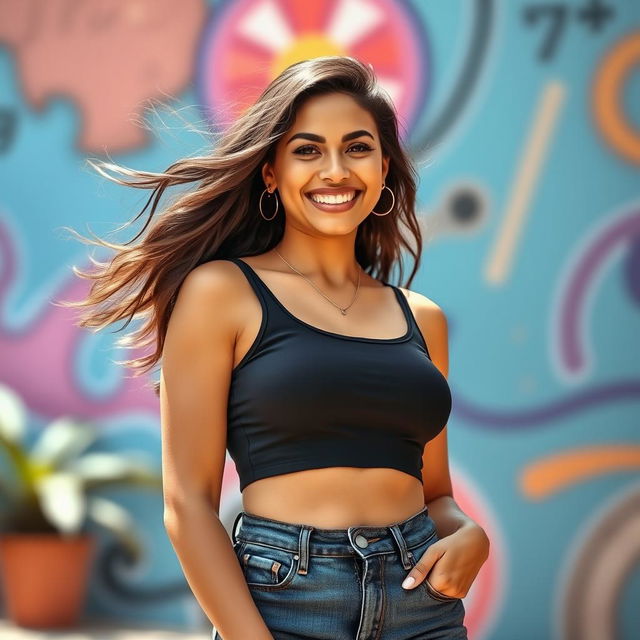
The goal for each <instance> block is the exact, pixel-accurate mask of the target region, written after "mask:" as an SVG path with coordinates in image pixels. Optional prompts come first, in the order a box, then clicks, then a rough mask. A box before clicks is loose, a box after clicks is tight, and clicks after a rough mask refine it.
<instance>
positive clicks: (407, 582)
mask: <svg viewBox="0 0 640 640" xmlns="http://www.w3.org/2000/svg"><path fill="white" fill-rule="evenodd" d="M415 581H416V579H415V578H414V577H413V576H407V577H406V578H405V579H404V582H403V583H402V588H403V589H409V588H411V587H412V586H413V583H414V582H415Z"/></svg>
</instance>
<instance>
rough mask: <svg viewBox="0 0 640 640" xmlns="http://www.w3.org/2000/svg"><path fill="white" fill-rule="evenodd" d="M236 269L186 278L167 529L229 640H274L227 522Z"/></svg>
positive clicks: (200, 271)
mask: <svg viewBox="0 0 640 640" xmlns="http://www.w3.org/2000/svg"><path fill="white" fill-rule="evenodd" d="M234 274H235V271H234V267H233V265H231V264H230V263H228V262H225V261H212V262H208V263H205V264H203V265H200V266H199V267H196V268H195V269H194V270H193V271H191V273H189V275H188V276H187V277H186V278H185V280H184V282H183V284H182V286H181V288H180V291H179V293H178V297H177V299H176V303H175V306H174V309H173V312H172V315H171V318H170V321H169V325H168V328H167V335H166V338H165V343H164V349H163V355H162V374H161V380H160V385H161V386H160V405H161V406H160V409H161V425H162V476H163V494H164V524H165V529H166V531H167V534H168V536H169V539H170V540H171V543H172V545H173V548H174V549H175V552H176V554H177V556H178V559H179V561H180V564H181V566H182V570H183V572H184V574H185V577H186V579H187V582H188V583H189V586H190V588H191V590H192V592H193V594H194V596H195V597H196V599H197V600H198V602H199V604H200V606H201V607H202V609H203V610H204V612H205V614H206V615H207V616H208V618H209V619H210V620H211V623H212V624H213V625H214V626H215V627H216V630H217V631H218V632H219V633H220V635H221V636H222V637H224V640H246V638H256V639H259V640H262V639H264V640H273V637H272V635H271V634H270V632H269V630H268V629H267V626H266V625H265V623H264V620H263V619H262V617H261V615H260V612H259V611H258V608H257V607H256V605H255V603H254V601H253V599H252V597H251V593H250V591H249V588H248V587H247V584H246V581H245V579H244V575H243V573H242V570H241V567H240V565H239V563H238V560H237V558H236V555H235V551H234V549H233V546H232V544H231V541H230V539H229V536H228V535H227V532H226V530H225V528H224V526H223V525H222V523H221V522H220V518H219V508H220V492H221V487H222V475H223V470H224V465H225V458H226V443H227V438H226V434H227V400H228V393H229V384H230V379H231V370H232V367H233V352H234V344H235V339H236V333H237V328H238V327H239V326H240V324H239V322H240V318H239V316H240V314H239V310H238V305H237V304H234V296H236V295H237V293H236V292H237V290H238V287H237V286H235V285H234V282H237V281H236V280H234V277H235V275H234Z"/></svg>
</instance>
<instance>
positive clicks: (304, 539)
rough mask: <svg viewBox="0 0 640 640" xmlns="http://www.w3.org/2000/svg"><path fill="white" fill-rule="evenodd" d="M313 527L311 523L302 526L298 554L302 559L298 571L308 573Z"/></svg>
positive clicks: (303, 573)
mask: <svg viewBox="0 0 640 640" xmlns="http://www.w3.org/2000/svg"><path fill="white" fill-rule="evenodd" d="M311 531H313V527H312V526H311V525H310V524H303V525H301V527H300V538H299V540H298V555H299V556H300V561H299V563H298V573H301V574H302V575H305V576H306V575H307V570H308V567H309V538H310V537H311Z"/></svg>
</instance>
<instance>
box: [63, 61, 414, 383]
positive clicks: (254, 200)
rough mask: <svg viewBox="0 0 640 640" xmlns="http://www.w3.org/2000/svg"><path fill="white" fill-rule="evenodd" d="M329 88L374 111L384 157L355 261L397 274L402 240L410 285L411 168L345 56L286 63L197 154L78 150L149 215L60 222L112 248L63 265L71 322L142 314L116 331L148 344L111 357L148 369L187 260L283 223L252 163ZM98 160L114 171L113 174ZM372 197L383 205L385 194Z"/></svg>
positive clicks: (255, 240)
mask: <svg viewBox="0 0 640 640" xmlns="http://www.w3.org/2000/svg"><path fill="white" fill-rule="evenodd" d="M336 91H337V92H343V93H346V94H348V95H349V96H351V97H352V98H353V99H354V100H355V101H356V102H357V103H358V104H359V105H360V106H361V107H362V108H363V109H365V110H367V111H368V112H369V113H370V114H371V115H372V116H373V118H374V119H375V121H376V124H377V127H378V132H379V136H380V141H381V145H382V153H383V154H384V155H385V156H388V157H389V170H388V172H387V176H386V179H385V184H386V185H387V186H388V187H389V188H390V189H392V190H393V192H394V194H395V204H394V207H393V209H392V210H391V212H390V213H389V214H388V215H386V216H375V215H369V216H368V217H367V218H366V219H365V220H364V221H363V222H362V223H361V224H360V225H359V227H358V230H357V232H356V241H355V254H356V255H355V257H356V260H357V261H358V263H359V264H360V266H361V267H362V268H363V270H365V272H367V273H369V274H370V275H372V276H373V277H377V278H380V279H383V280H385V281H386V280H387V279H388V277H389V274H390V271H391V268H392V267H393V265H394V263H396V262H398V264H399V267H400V278H401V279H402V255H401V252H402V249H403V248H404V249H406V250H407V251H408V252H409V253H410V254H411V255H412V256H413V258H414V267H413V270H412V272H411V275H410V277H409V279H408V280H407V282H406V283H405V286H406V287H408V286H410V284H411V281H412V280H413V278H414V276H415V274H416V272H417V270H418V265H419V260H420V255H421V252H422V242H423V241H422V234H421V231H420V225H419V223H418V220H417V218H416V215H415V211H414V209H415V199H416V190H417V183H418V174H417V171H416V169H415V167H414V166H413V164H412V162H411V160H410V157H409V154H408V152H407V150H406V148H405V147H404V146H403V144H402V142H401V140H400V138H399V126H398V118H397V114H396V111H395V107H394V105H393V102H392V100H391V98H390V97H389V95H388V94H387V93H386V92H385V91H384V89H382V87H381V86H380V85H379V84H378V82H377V80H376V77H375V74H374V71H373V68H372V67H371V66H370V65H367V64H364V63H362V62H361V61H359V60H357V59H355V58H352V57H348V56H322V57H317V58H312V59H309V60H302V61H300V62H296V63H294V64H292V65H290V66H289V67H287V68H286V69H284V70H283V71H282V73H281V74H280V75H279V76H278V77H276V78H275V79H274V80H273V81H272V82H271V83H270V84H269V85H268V86H267V87H266V89H265V90H264V91H263V92H262V94H261V95H260V96H259V98H258V99H257V100H256V101H255V103H253V104H252V105H251V106H250V107H249V108H247V109H246V110H245V111H244V112H243V113H242V114H241V115H240V116H239V117H238V118H237V119H236V120H235V121H234V122H232V123H231V125H230V126H229V127H228V129H227V130H226V131H224V132H223V133H222V135H220V137H219V142H218V144H217V146H216V148H215V149H213V150H212V151H211V152H210V153H208V154H207V155H201V156H195V157H186V158H182V159H179V160H177V161H176V162H174V163H173V164H171V165H170V166H169V167H168V168H167V169H165V170H164V171H163V172H162V173H153V172H150V171H138V170H133V169H129V168H126V167H124V166H120V165H117V164H115V163H111V162H103V161H100V160H98V161H97V162H93V161H92V160H90V159H87V160H86V162H87V163H88V164H89V165H91V167H92V168H93V169H95V170H96V171H97V172H98V173H100V175H102V176H104V177H105V178H107V179H109V180H112V181H113V182H116V183H118V184H120V185H125V186H129V187H135V188H137V189H150V190H151V195H150V196H149V198H148V200H147V203H146V205H145V206H144V208H143V209H142V211H140V213H138V215H137V216H136V217H135V218H134V219H133V220H131V221H130V222H128V223H127V224H126V225H123V226H127V225H130V224H132V223H133V222H135V221H136V220H137V219H138V218H140V216H142V214H144V212H145V211H146V210H147V208H148V207H149V204H150V203H151V202H152V201H153V204H152V207H151V210H150V212H149V214H148V218H147V220H146V222H145V224H144V226H143V227H142V229H141V230H140V232H139V233H138V234H137V235H136V236H135V237H134V238H132V239H131V240H130V241H128V242H126V243H124V244H120V243H116V242H110V241H108V240H104V239H101V238H99V237H97V236H95V234H93V232H90V233H91V235H92V236H93V237H94V238H95V239H91V238H86V237H84V236H82V235H80V234H78V233H77V232H75V231H74V230H73V229H70V228H69V227H64V228H66V229H68V230H69V231H71V232H72V233H73V234H74V235H75V236H77V237H78V238H79V239H80V240H81V241H82V242H84V243H85V244H91V245H95V246H100V247H104V248H106V249H110V250H113V251H114V252H115V253H114V255H113V256H112V257H110V259H109V260H108V261H106V262H101V261H99V260H96V259H94V258H93V256H90V260H91V262H92V263H93V265H94V266H95V267H96V269H95V270H93V271H91V272H86V271H82V270H80V269H78V268H77V267H76V266H73V267H72V269H73V272H74V273H75V274H76V275H77V276H79V277H81V278H86V279H89V280H92V281H93V282H92V284H91V287H90V291H89V293H88V295H87V297H86V298H85V299H84V300H80V301H64V302H63V303H62V305H61V306H69V307H83V308H85V310H84V312H83V314H82V315H81V316H80V318H79V321H78V322H77V326H80V327H87V328H88V327H91V328H95V331H98V330H100V329H103V328H104V327H106V326H108V325H110V324H112V323H115V322H117V321H119V320H125V319H126V323H125V324H124V326H123V327H121V328H120V329H119V330H122V329H125V328H126V327H127V326H128V325H129V323H130V322H131V321H132V320H133V319H134V318H141V319H144V323H142V325H141V326H140V327H139V328H138V329H136V330H135V331H132V332H131V333H129V334H126V335H124V336H123V337H121V338H119V340H118V341H117V343H118V345H119V346H123V347H129V348H131V346H132V345H133V346H134V347H146V346H149V345H155V347H154V349H152V350H151V352H150V353H149V354H148V355H145V356H142V357H138V358H133V359H128V360H124V361H120V362H117V364H122V365H125V366H127V367H130V368H131V369H132V370H133V371H134V377H135V376H137V375H141V374H143V373H147V372H149V371H150V370H151V369H152V368H153V367H154V365H155V364H156V363H157V362H158V361H160V360H161V357H162V350H163V346H164V339H165V334H166V330H167V326H168V323H169V318H170V315H171V311H172V309H173V305H174V303H175V300H176V297H177V293H178V290H179V288H180V286H181V284H182V282H183V281H184V279H185V277H186V276H187V274H188V273H189V272H190V271H191V270H193V269H194V268H195V267H196V266H198V265H200V264H202V263H204V262H208V261H210V260H215V259H220V258H229V257H242V256H251V255H257V254H261V253H264V252H266V251H268V250H269V249H271V248H272V247H273V246H275V245H277V243H278V242H279V241H280V239H281V238H282V235H283V232H284V225H285V214H284V212H283V210H282V207H280V209H279V211H278V214H277V216H276V217H275V218H274V219H273V220H272V221H270V222H268V221H266V220H264V219H263V218H262V216H260V214H259V208H258V201H259V198H260V195H261V194H262V192H263V191H264V188H265V185H264V184H263V179H262V174H261V168H262V166H263V164H264V163H265V162H269V163H273V160H274V156H275V147H276V143H277V141H278V140H279V139H280V137H281V136H282V135H284V134H285V133H286V132H287V131H288V130H289V129H290V128H291V126H292V125H293V122H294V119H295V115H296V110H297V109H298V107H299V106H300V105H301V103H302V102H303V101H304V100H306V99H307V98H308V97H311V96H313V95H318V94H324V93H330V92H336ZM106 170H112V171H114V172H115V173H116V174H119V176H122V177H117V176H116V177H112V176H110V175H109V174H108V173H107V172H106ZM182 184H193V186H192V187H191V188H189V189H187V190H186V192H184V193H180V194H179V195H178V197H176V198H174V199H173V200H172V201H171V202H169V203H168V204H167V206H166V207H165V208H164V209H163V210H162V212H161V214H160V215H159V216H156V217H155V218H154V214H155V213H156V210H157V208H158V204H159V201H160V199H161V197H162V195H163V194H164V192H165V190H166V189H167V188H168V187H172V186H176V185H182ZM384 193H385V192H384V191H383V194H384ZM381 207H384V208H385V209H386V208H387V205H381ZM375 208H376V207H374V209H375ZM377 208H378V210H379V209H380V207H377ZM411 240H413V242H414V245H413V246H412V243H411ZM136 241H137V242H136ZM152 387H153V390H154V392H155V393H156V395H159V389H160V383H159V382H154V383H153V384H152Z"/></svg>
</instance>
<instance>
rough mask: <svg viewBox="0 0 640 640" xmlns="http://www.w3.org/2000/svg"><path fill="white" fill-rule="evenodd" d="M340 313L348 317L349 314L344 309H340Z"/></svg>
mask: <svg viewBox="0 0 640 640" xmlns="http://www.w3.org/2000/svg"><path fill="white" fill-rule="evenodd" d="M340 313H341V314H342V315H343V316H346V315H347V312H346V311H345V310H344V309H342V308H341V309H340Z"/></svg>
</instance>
